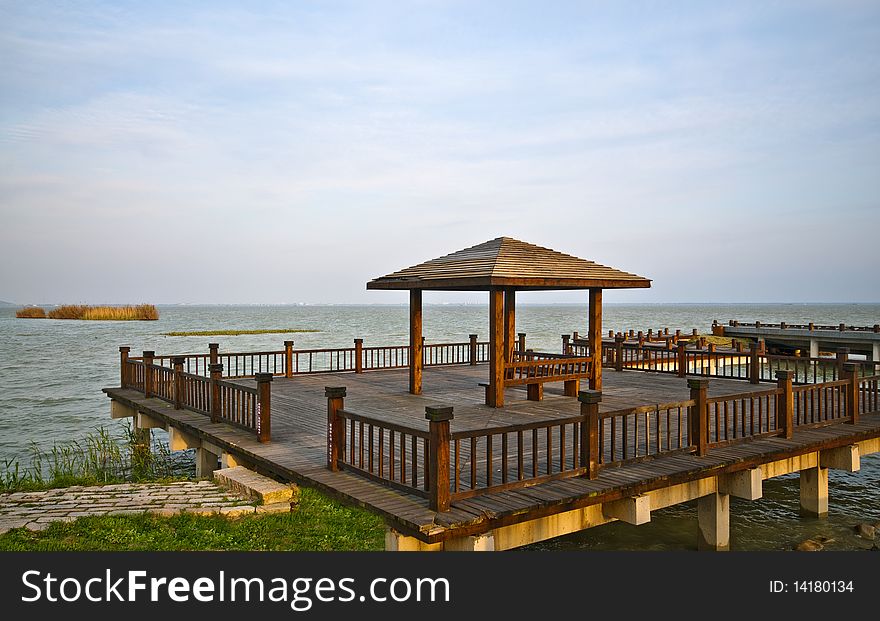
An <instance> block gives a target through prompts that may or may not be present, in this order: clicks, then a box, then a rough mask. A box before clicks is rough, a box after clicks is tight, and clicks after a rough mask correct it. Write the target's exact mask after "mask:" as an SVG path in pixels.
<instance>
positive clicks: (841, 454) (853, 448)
mask: <svg viewBox="0 0 880 621" xmlns="http://www.w3.org/2000/svg"><path fill="white" fill-rule="evenodd" d="M859 457H860V453H859V445H858V444H850V445H849V446H841V447H840V448H836V449H829V450H825V451H820V453H819V466H820V467H822V468H831V469H832V470H844V471H845V472H858V471H859V468H861V460H860V458H859Z"/></svg>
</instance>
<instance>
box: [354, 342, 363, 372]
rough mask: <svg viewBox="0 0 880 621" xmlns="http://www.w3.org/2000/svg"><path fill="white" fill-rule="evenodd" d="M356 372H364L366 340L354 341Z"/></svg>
mask: <svg viewBox="0 0 880 621" xmlns="http://www.w3.org/2000/svg"><path fill="white" fill-rule="evenodd" d="M354 372H355V373H363V372H364V339H355V340H354Z"/></svg>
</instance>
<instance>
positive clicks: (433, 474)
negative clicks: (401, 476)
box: [425, 406, 453, 511]
mask: <svg viewBox="0 0 880 621" xmlns="http://www.w3.org/2000/svg"><path fill="white" fill-rule="evenodd" d="M425 418H426V419H428V426H429V431H428V433H429V435H430V438H431V439H430V440H429V445H430V448H429V451H430V455H429V458H428V471H429V472H428V507H429V508H430V509H431V510H432V511H449V439H450V434H449V421H451V420H452V419H453V414H452V407H430V406H429V407H426V408H425Z"/></svg>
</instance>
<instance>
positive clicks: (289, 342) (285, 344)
mask: <svg viewBox="0 0 880 621" xmlns="http://www.w3.org/2000/svg"><path fill="white" fill-rule="evenodd" d="M284 346H285V347H293V341H284Z"/></svg>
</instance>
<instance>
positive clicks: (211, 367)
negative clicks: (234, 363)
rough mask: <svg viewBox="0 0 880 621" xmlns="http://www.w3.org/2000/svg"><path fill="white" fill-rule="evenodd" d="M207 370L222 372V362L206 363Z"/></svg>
mask: <svg viewBox="0 0 880 621" xmlns="http://www.w3.org/2000/svg"><path fill="white" fill-rule="evenodd" d="M208 371H209V372H210V373H218V372H219V373H223V363H222V362H216V363H213V364H209V365H208Z"/></svg>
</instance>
